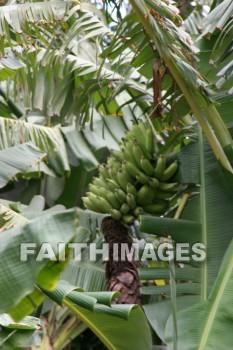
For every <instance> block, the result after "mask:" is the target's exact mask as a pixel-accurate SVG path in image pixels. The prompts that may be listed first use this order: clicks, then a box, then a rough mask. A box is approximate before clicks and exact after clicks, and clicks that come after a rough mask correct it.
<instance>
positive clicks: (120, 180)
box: [117, 169, 128, 191]
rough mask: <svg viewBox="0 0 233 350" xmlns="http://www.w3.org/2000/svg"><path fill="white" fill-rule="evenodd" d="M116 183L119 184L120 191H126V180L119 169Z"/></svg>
mask: <svg viewBox="0 0 233 350" xmlns="http://www.w3.org/2000/svg"><path fill="white" fill-rule="evenodd" d="M117 182H118V183H119V185H120V187H121V188H122V190H123V191H126V189H127V184H128V180H127V178H126V176H125V175H124V173H123V171H122V170H121V169H119V170H118V172H117Z"/></svg>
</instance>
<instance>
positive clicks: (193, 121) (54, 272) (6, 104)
mask: <svg viewBox="0 0 233 350" xmlns="http://www.w3.org/2000/svg"><path fill="white" fill-rule="evenodd" d="M0 5H1V7H0V232H1V233H0V256H1V259H0V286H1V287H0V300H1V306H0V314H1V315H0V326H1V328H0V344H1V348H2V349H7V350H8V349H48V350H51V349H54V350H61V349H98V350H99V349H106V348H108V349H119V350H123V349H131V348H133V349H140V350H141V349H144V350H146V349H152V347H153V348H154V349H161V348H162V349H163V348H164V349H166V348H167V349H169V350H171V349H179V350H183V349H184V350H197V349H198V350H204V349H205V350H210V349H213V348H215V349H224V350H225V349H231V348H232V346H233V336H232V326H233V300H232V298H233V297H232V295H233V258H232V257H233V242H232V225H233V218H232V211H233V196H232V193H233V192H232V187H233V177H232V173H233V169H232V164H233V149H232V147H233V144H232V133H233V118H232V93H233V89H232V81H233V75H232V62H233V61H232V58H233V55H232V34H233V22H232V13H233V2H232V0H224V1H221V0H220V1H219V0H213V1H211V0H201V1H198V2H195V1H185V2H181V1H169V0H164V1H156V0H129V1H122V0H119V1H114V0H106V1H87V0H85V1H44V2H34V1H30V2H28V1H20V0H19V1H15V0H9V1H4V0H1V1H0ZM178 9H179V11H180V13H179V11H178ZM138 120H142V121H145V122H146V123H147V125H148V126H149V127H151V128H152V129H153V132H154V135H155V138H156V141H157V143H158V144H160V146H161V150H162V152H163V153H164V154H172V155H174V154H175V156H176V157H177V158H178V160H179V164H180V166H179V171H178V174H177V175H176V181H178V182H179V183H181V184H184V190H183V194H182V197H180V198H179V199H178V201H175V202H174V203H172V204H174V205H172V204H171V210H170V211H169V212H168V213H164V215H163V216H162V217H156V216H154V217H153V216H142V217H141V219H140V223H135V225H134V226H133V227H132V233H133V234H134V235H135V240H139V241H144V242H145V241H146V242H150V241H151V240H152V239H155V238H156V239H167V237H170V239H172V240H173V242H174V244H175V243H182V242H184V243H195V242H197V241H199V242H203V243H204V244H205V246H206V253H207V261H206V262H205V263H204V264H196V263H195V264H194V263H193V262H192V263H190V264H189V263H187V264H184V265H182V266H180V265H179V264H178V262H176V263H170V264H159V263H158V264H153V263H152V262H150V261H148V262H147V263H146V264H145V265H144V266H143V267H141V268H140V269H139V276H140V279H141V281H142V283H143V287H142V288H141V291H142V294H143V301H144V312H143V311H142V310H141V309H140V308H138V307H136V306H133V305H112V304H111V302H112V300H113V299H114V298H116V297H117V296H118V294H117V293H114V292H107V291H106V281H105V275H104V263H103V261H101V260H99V261H97V262H95V263H93V262H90V261H89V259H88V250H86V251H85V254H84V259H83V260H82V262H79V263H77V262H74V261H72V260H70V261H69V262H68V263H65V262H64V261H58V262H57V263H55V262H51V261H50V262H46V261H42V262H40V263H38V262H35V261H34V260H33V259H32V260H30V262H28V263H24V262H19V245H20V243H23V242H34V243H37V244H38V245H40V244H42V243H43V242H49V243H51V245H52V247H53V248H54V251H55V252H58V251H57V249H58V248H57V242H66V243H68V242H82V243H83V242H96V243H97V244H98V245H99V246H101V244H102V241H103V237H102V234H101V230H100V224H101V220H102V218H103V215H101V214H98V213H94V212H90V211H85V210H83V204H82V200H81V198H82V196H83V195H84V194H85V192H86V191H87V188H88V184H89V183H90V181H91V179H92V177H93V176H94V175H95V174H96V173H97V167H98V164H100V163H104V162H105V161H106V159H107V156H108V155H109V152H110V150H112V149H114V150H118V149H119V145H120V142H121V138H122V136H123V135H124V133H125V131H126V130H129V129H131V127H132V122H134V121H138ZM181 267H182V268H181Z"/></svg>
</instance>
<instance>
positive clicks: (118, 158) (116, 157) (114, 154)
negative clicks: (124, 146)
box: [111, 150, 124, 162]
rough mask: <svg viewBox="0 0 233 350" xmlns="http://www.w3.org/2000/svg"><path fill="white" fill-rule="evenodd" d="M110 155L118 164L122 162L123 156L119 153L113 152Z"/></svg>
mask: <svg viewBox="0 0 233 350" xmlns="http://www.w3.org/2000/svg"><path fill="white" fill-rule="evenodd" d="M111 155H112V157H114V158H115V159H116V160H118V161H119V162H122V160H124V155H123V153H122V152H121V151H117V150H113V151H112V152H111Z"/></svg>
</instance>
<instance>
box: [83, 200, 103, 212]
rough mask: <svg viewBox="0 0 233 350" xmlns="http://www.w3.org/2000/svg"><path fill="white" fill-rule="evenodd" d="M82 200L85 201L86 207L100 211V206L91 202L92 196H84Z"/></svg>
mask: <svg viewBox="0 0 233 350" xmlns="http://www.w3.org/2000/svg"><path fill="white" fill-rule="evenodd" d="M82 201H83V204H84V207H85V208H86V209H89V210H92V211H95V212H99V208H98V207H96V206H95V204H93V203H92V202H91V200H90V198H88V197H82Z"/></svg>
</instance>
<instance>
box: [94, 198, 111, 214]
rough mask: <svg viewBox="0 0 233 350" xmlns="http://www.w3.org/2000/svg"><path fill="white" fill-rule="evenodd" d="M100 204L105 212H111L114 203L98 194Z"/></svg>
mask: <svg viewBox="0 0 233 350" xmlns="http://www.w3.org/2000/svg"><path fill="white" fill-rule="evenodd" d="M97 200H98V203H99V206H100V207H101V208H102V209H103V210H104V212H105V213H109V212H110V210H111V209H112V205H111V204H110V203H109V202H108V201H107V200H106V199H104V198H103V197H99V196H97Z"/></svg>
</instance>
